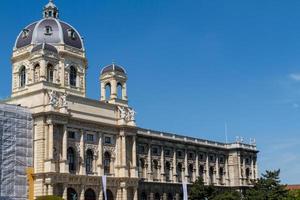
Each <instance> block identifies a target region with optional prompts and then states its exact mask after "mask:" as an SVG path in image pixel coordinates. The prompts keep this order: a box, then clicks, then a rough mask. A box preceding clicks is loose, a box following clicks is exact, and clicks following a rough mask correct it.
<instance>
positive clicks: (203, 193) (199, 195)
mask: <svg viewBox="0 0 300 200" xmlns="http://www.w3.org/2000/svg"><path fill="white" fill-rule="evenodd" d="M215 193H216V190H215V189H214V187H213V186H205V185H204V182H203V179H202V178H201V177H199V178H198V179H197V180H196V181H195V183H194V184H193V185H192V187H191V189H190V195H189V198H190V199H191V200H206V199H211V198H212V197H213V196H214V195H215Z"/></svg>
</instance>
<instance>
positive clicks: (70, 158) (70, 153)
mask: <svg viewBox="0 0 300 200" xmlns="http://www.w3.org/2000/svg"><path fill="white" fill-rule="evenodd" d="M67 158H68V163H69V172H70V173H75V171H76V164H75V151H74V149H73V148H71V147H69V148H68V151H67Z"/></svg>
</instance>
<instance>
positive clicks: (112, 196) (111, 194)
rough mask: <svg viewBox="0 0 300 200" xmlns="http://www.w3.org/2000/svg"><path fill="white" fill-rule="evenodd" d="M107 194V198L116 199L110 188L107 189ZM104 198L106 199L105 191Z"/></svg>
mask: <svg viewBox="0 0 300 200" xmlns="http://www.w3.org/2000/svg"><path fill="white" fill-rule="evenodd" d="M106 196H107V200H114V195H113V193H112V191H110V190H108V189H107V190H106ZM103 199H104V192H103Z"/></svg>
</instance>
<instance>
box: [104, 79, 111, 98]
mask: <svg viewBox="0 0 300 200" xmlns="http://www.w3.org/2000/svg"><path fill="white" fill-rule="evenodd" d="M110 95H111V85H110V83H107V84H106V85H105V100H109V99H110Z"/></svg>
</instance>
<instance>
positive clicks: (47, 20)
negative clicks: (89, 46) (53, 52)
mask: <svg viewBox="0 0 300 200" xmlns="http://www.w3.org/2000/svg"><path fill="white" fill-rule="evenodd" d="M43 15H44V18H43V19H41V20H39V21H38V22H34V23H32V24H30V25H28V26H26V27H25V28H24V29H23V30H22V31H21V33H20V34H19V36H18V38H17V40H16V43H15V48H16V49H18V48H22V47H25V46H27V45H30V44H36V45H38V44H42V43H47V44H51V45H60V44H66V45H68V46H71V47H74V48H77V49H81V50H84V46H83V41H82V38H81V36H80V34H79V32H78V31H77V30H76V29H75V28H73V27H72V26H71V25H69V24H67V23H66V22H63V21H61V20H59V19H58V9H57V7H56V6H55V4H54V3H53V2H52V1H50V2H49V3H48V4H47V5H46V6H45V7H44V11H43Z"/></svg>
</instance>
